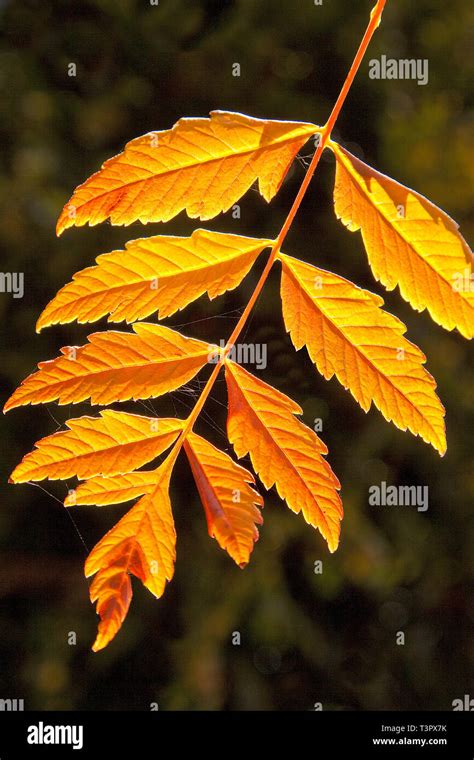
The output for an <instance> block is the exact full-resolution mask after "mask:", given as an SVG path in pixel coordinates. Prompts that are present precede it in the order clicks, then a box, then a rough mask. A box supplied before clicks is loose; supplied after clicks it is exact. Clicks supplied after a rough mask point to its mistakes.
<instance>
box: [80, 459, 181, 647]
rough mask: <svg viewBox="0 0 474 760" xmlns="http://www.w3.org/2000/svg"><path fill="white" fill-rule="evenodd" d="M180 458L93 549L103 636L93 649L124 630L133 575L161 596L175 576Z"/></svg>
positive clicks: (89, 565) (89, 569) (91, 569)
mask: <svg viewBox="0 0 474 760" xmlns="http://www.w3.org/2000/svg"><path fill="white" fill-rule="evenodd" d="M173 462H174V459H172V458H169V459H167V460H165V462H163V464H162V465H161V467H160V468H159V471H158V477H157V483H156V485H155V488H154V489H153V491H151V492H150V493H148V494H146V495H145V496H143V497H142V498H141V499H140V500H139V501H138V502H137V503H136V504H135V506H134V507H132V508H131V509H130V510H129V511H128V512H127V513H126V514H125V515H124V517H122V519H121V520H119V522H118V523H117V524H116V525H115V526H114V527H113V528H112V530H109V532H108V533H107V534H106V535H105V536H104V538H103V539H102V540H101V541H99V543H98V544H97V545H96V546H95V547H94V548H93V550H92V551H91V553H90V554H89V556H88V557H87V560H86V565H85V573H86V577H89V576H91V575H95V578H94V580H93V582H92V584H91V587H90V597H91V601H92V602H97V612H98V614H99V615H100V618H101V622H100V623H99V632H98V635H97V638H96V640H95V642H94V645H93V647H92V648H93V650H94V651H95V652H97V651H98V650H99V649H102V648H103V647H105V646H107V644H108V643H109V642H110V641H111V640H112V639H113V638H114V636H115V635H116V633H117V631H118V630H119V629H120V627H121V625H122V623H123V621H124V619H125V617H126V615H127V612H128V608H129V606H130V602H131V598H132V587H131V583H130V574H132V575H135V576H136V577H137V578H139V579H140V580H141V581H142V583H143V585H144V586H146V588H147V589H148V590H149V591H151V593H152V594H154V595H155V596H156V597H160V596H161V595H162V594H163V591H164V588H165V585H166V581H170V580H171V578H172V577H173V572H174V562H175V559H176V531H175V527H174V521H173V515H172V513H171V504H170V500H169V494H168V491H169V480H170V475H171V469H172V464H173Z"/></svg>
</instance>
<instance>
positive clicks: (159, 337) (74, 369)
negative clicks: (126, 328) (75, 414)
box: [4, 323, 209, 412]
mask: <svg viewBox="0 0 474 760" xmlns="http://www.w3.org/2000/svg"><path fill="white" fill-rule="evenodd" d="M133 330H134V332H133V333H125V332H112V331H111V332H104V333H94V334H93V335H90V336H89V343H88V344H87V345H85V346H82V347H80V348H76V347H69V346H68V347H66V348H63V349H62V354H63V356H60V357H58V358H57V359H53V360H52V361H48V362H41V363H40V364H39V365H38V367H39V372H35V373H34V374H32V375H30V376H29V377H27V378H26V380H23V383H22V384H21V385H20V387H19V388H17V390H16V391H15V393H14V394H13V395H12V396H11V397H10V399H9V400H8V401H7V403H6V404H5V407H4V411H5V412H6V411H8V410H9V409H13V408H14V407H16V406H23V405H25V404H42V403H46V402H47V401H54V400H55V399H58V403H59V404H69V403H77V402H79V401H83V400H84V399H87V398H90V400H91V403H92V404H110V403H113V402H115V401H127V400H128V399H141V398H153V397H156V396H161V395H162V394H163V393H167V392H168V391H172V390H175V388H179V387H180V386H181V385H183V384H184V383H187V382H188V381H189V380H191V378H193V377H194V375H196V374H197V373H198V372H199V370H200V369H201V368H202V367H203V366H204V365H205V364H206V363H207V361H208V360H209V346H208V344H207V343H203V342H202V341H200V340H195V339H194V338H186V337H185V336H183V335H181V334H180V333H178V332H176V331H175V330H171V329H170V328H168V327H162V326H160V325H152V324H147V323H140V324H136V325H133Z"/></svg>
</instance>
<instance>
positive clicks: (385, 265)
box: [331, 142, 474, 338]
mask: <svg viewBox="0 0 474 760" xmlns="http://www.w3.org/2000/svg"><path fill="white" fill-rule="evenodd" d="M331 148H332V150H333V151H334V153H335V155H336V159H337V160H336V182H335V187H334V207H335V211H336V215H337V216H338V218H339V219H341V221H342V222H343V223H344V224H345V225H346V227H348V228H349V229H350V230H351V231H352V232H354V231H355V230H359V229H360V230H361V232H362V238H363V240H364V245H365V247H366V250H367V255H368V257H369V263H370V266H371V268H372V271H373V273H374V275H375V277H376V278H377V280H380V281H381V282H382V283H383V284H384V285H385V287H386V288H387V289H388V290H393V289H394V288H395V287H396V286H397V285H399V287H400V293H401V294H402V296H403V298H404V299H405V300H406V301H408V302H409V303H410V304H411V305H412V306H413V308H414V309H416V310H417V311H423V309H425V308H427V309H428V311H429V313H430V314H431V316H432V318H433V319H434V320H435V322H437V323H438V324H440V325H442V326H443V327H445V328H446V329H447V330H452V329H453V328H454V327H457V329H458V330H459V332H460V333H462V335H464V336H465V337H466V338H472V336H473V334H474V288H473V287H472V281H473V277H472V263H473V257H472V253H471V251H470V249H469V246H468V245H467V243H466V241H465V240H464V238H463V237H462V236H461V235H460V233H459V231H458V225H457V224H456V222H454V221H453V220H452V219H451V218H450V217H449V216H448V215H447V214H446V213H445V212H444V211H442V210H441V209H439V208H437V206H435V205H434V204H433V203H431V201H429V200H427V199H426V198H424V197H423V196H422V195H420V194H419V193H416V192H415V191H414V190H410V189H409V188H407V187H404V186H403V185H400V184H399V183H398V182H395V180H393V179H390V177H386V176H385V175H384V174H380V172H377V171H375V169H372V167H370V166H367V164H364V163H363V162H362V161H360V160H359V159H358V158H356V157H355V156H352V155H351V154H350V153H349V152H348V151H347V150H345V149H344V148H341V146H340V145H337V143H334V142H331Z"/></svg>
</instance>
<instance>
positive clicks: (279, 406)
mask: <svg viewBox="0 0 474 760" xmlns="http://www.w3.org/2000/svg"><path fill="white" fill-rule="evenodd" d="M225 369H226V380H227V389H228V393H229V414H228V418H227V434H228V437H229V440H230V442H231V443H232V444H233V446H234V449H235V452H236V454H237V456H238V457H239V458H240V457H243V456H245V455H246V454H250V458H251V460H252V465H253V467H254V469H255V471H256V472H257V473H258V476H259V478H260V480H261V481H262V483H263V485H264V486H265V488H267V489H268V488H271V487H272V486H273V485H276V488H277V491H278V493H279V495H280V496H281V498H282V499H284V500H285V501H286V503H287V504H288V506H289V507H290V509H292V510H293V512H296V513H299V512H301V511H302V512H303V516H304V518H305V520H306V522H308V523H309V524H310V525H313V526H314V527H315V528H318V529H319V530H320V531H321V533H322V535H323V536H324V538H325V539H326V541H327V543H328V546H329V549H330V551H332V552H333V551H335V550H336V548H337V545H338V542H339V532H340V520H341V518H342V514H343V511H342V504H341V500H340V497H339V494H338V490H339V488H340V483H339V481H338V479H337V478H336V476H335V474H334V473H333V471H332V470H331V467H330V466H329V464H328V463H327V462H326V460H325V459H324V458H323V455H324V454H327V448H326V446H325V444H324V443H323V442H322V441H321V439H320V438H318V436H317V435H316V433H314V432H313V431H312V430H310V429H309V428H308V427H306V425H303V424H302V423H301V422H300V421H299V420H297V419H296V418H295V417H294V415H295V414H301V413H302V409H301V408H300V407H299V406H298V404H296V403H295V402H294V401H292V400H291V399H290V398H288V396H285V395H284V394H283V393H280V391H277V390H275V388H272V387H271V385H267V383H264V382H263V381H262V380H259V379H257V378H256V377H254V376H253V375H251V374H250V373H249V372H247V371H246V370H244V369H243V368H242V367H239V366H238V365H237V364H234V363H233V362H231V361H229V360H227V361H226V365H225Z"/></svg>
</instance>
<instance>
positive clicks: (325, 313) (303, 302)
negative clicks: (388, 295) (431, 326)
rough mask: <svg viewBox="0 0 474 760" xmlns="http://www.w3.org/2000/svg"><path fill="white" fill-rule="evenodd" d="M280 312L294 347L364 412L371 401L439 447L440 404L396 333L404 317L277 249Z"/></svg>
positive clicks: (412, 350) (415, 355) (410, 347)
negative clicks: (304, 349)
mask: <svg viewBox="0 0 474 760" xmlns="http://www.w3.org/2000/svg"><path fill="white" fill-rule="evenodd" d="M279 258H280V259H281V262H282V278H281V298H282V303H283V317H284V321H285V326H286V329H287V331H288V332H289V333H290V336H291V339H292V341H293V343H294V345H295V348H296V349H297V350H299V349H300V348H301V347H302V346H306V347H307V349H308V353H309V355H310V357H311V359H312V361H313V362H314V363H315V364H316V366H317V368H318V370H319V371H320V372H321V374H322V375H324V377H325V378H326V380H329V379H330V378H331V377H333V375H336V377H337V378H338V380H339V382H341V383H342V385H343V386H344V387H345V388H347V389H349V390H350V392H351V393H352V395H353V396H354V398H355V399H356V400H357V401H358V402H359V404H360V405H361V407H362V409H364V410H365V411H366V412H367V411H368V410H369V409H370V406H371V404H372V401H373V402H374V404H375V405H376V406H377V407H378V409H380V411H381V412H382V414H383V415H384V417H385V419H387V420H388V421H393V422H394V423H395V425H397V427H399V428H401V429H402V430H406V429H407V428H408V429H409V430H411V432H412V433H414V434H415V435H420V436H421V437H422V438H423V440H424V441H426V442H427V443H431V444H432V445H433V446H434V447H435V448H436V449H437V450H438V451H439V453H440V454H444V452H445V451H446V434H445V427H444V408H443V405H442V404H441V402H440V400H439V398H438V396H437V395H436V393H435V389H436V383H435V381H434V380H433V378H432V376H431V375H430V374H429V372H427V371H426V370H425V369H424V368H423V364H424V362H425V361H426V357H425V356H424V354H423V353H422V352H421V351H420V349H419V348H417V346H415V345H414V344H413V343H410V341H408V340H406V338H404V337H403V334H404V333H405V331H406V327H405V325H404V324H403V322H400V320H399V319H397V318H396V317H393V316H392V315H391V314H387V312H386V311H383V310H382V309H381V308H380V307H381V306H382V305H383V300H382V298H380V297H379V296H377V295H374V294H373V293H369V291H367V290H362V289H361V288H358V287H357V286H356V285H354V284H353V283H352V282H349V281H348V280H345V279H344V278H343V277H339V276H338V275H335V274H332V273H331V272H326V271H324V270H323V269H317V268H316V267H313V266H311V265H310V264H306V263H305V262H303V261H299V260H298V259H293V258H291V256H285V255H283V254H280V257H279Z"/></svg>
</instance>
